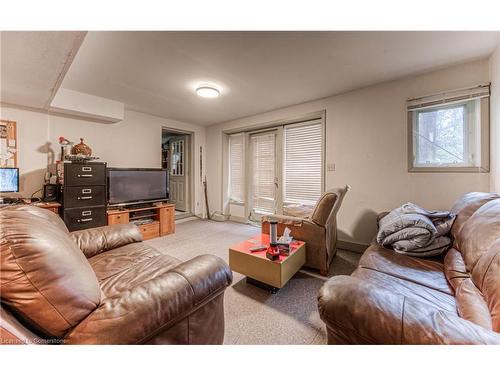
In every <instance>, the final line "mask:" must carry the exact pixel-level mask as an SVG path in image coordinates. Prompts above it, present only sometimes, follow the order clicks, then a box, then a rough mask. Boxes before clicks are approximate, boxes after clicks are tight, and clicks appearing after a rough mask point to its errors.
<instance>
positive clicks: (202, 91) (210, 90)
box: [196, 85, 220, 98]
mask: <svg viewBox="0 0 500 375" xmlns="http://www.w3.org/2000/svg"><path fill="white" fill-rule="evenodd" d="M196 93H197V94H198V95H199V96H201V97H202V98H217V97H218V96H219V95H220V91H219V90H218V89H216V88H215V87H212V86H208V85H203V86H200V87H198V88H197V89H196Z"/></svg>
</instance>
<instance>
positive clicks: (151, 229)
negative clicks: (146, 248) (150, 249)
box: [107, 203, 175, 240]
mask: <svg viewBox="0 0 500 375" xmlns="http://www.w3.org/2000/svg"><path fill="white" fill-rule="evenodd" d="M149 211H151V212H149ZM141 212H143V213H144V214H143V215H141ZM107 214H108V225H113V224H126V223H132V222H133V221H134V220H140V219H148V218H151V219H153V220H154V221H153V222H151V223H147V224H141V225H138V227H139V229H140V231H141V233H142V237H143V238H144V239H145V240H149V239H151V238H155V237H159V236H166V235H167V234H171V233H175V205H174V204H166V203H159V204H152V205H151V206H148V207H140V208H133V207H126V208H122V209H118V208H114V209H111V210H108V211H107Z"/></svg>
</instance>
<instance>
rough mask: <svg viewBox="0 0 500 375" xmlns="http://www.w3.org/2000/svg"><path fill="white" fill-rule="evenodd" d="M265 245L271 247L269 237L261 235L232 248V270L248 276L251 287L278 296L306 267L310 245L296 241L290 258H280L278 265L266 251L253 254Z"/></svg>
mask: <svg viewBox="0 0 500 375" xmlns="http://www.w3.org/2000/svg"><path fill="white" fill-rule="evenodd" d="M261 244H262V245H267V246H269V235H268V234H258V235H256V236H254V237H252V238H250V239H249V240H246V241H243V242H240V243H239V244H236V245H233V246H231V247H230V248H229V267H230V268H231V270H233V271H235V272H239V273H241V274H243V275H246V276H247V281H249V282H250V283H253V284H256V285H257V286H262V287H265V288H266V289H269V290H271V292H276V291H277V290H279V289H280V288H282V287H283V286H284V285H285V284H286V283H287V282H288V280H290V279H291V278H292V276H293V275H295V273H296V272H297V271H298V270H300V268H301V267H302V266H303V265H304V264H305V263H306V243H305V242H303V241H296V240H294V242H293V243H292V244H291V245H290V254H289V255H288V256H284V255H280V258H279V260H275V261H272V260H269V259H267V258H266V250H262V251H258V252H253V253H252V252H250V250H249V249H250V248H251V247H254V246H258V245H261ZM255 281H257V283H256V282H255ZM259 284H263V285H259Z"/></svg>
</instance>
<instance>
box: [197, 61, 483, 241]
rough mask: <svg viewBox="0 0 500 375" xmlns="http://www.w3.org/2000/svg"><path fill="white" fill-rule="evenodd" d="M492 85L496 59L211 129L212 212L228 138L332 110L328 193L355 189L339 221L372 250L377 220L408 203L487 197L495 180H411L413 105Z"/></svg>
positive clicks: (431, 204)
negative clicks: (475, 194) (412, 100)
mask: <svg viewBox="0 0 500 375" xmlns="http://www.w3.org/2000/svg"><path fill="white" fill-rule="evenodd" d="M487 81H489V64H488V60H481V61H475V62H470V63H467V64H463V65H459V66H454V67H450V68H447V69H443V70H439V71H435V72H431V73H427V74H423V75H419V76H414V77H409V78H405V79H400V80H397V81H392V82H388V83H384V84H379V85H375V86H371V87H367V88H364V89H359V90H355V91H352V92H348V93H345V94H341V95H337V96H333V97H329V98H325V99H322V100H317V101H313V102H309V103H304V104H300V105H295V106H291V107H288V108H283V109H279V110H276V111H272V112H268V113H263V114H260V115H256V116H251V117H247V118H243V119H239V120H235V121H230V122H227V123H223V124H218V125H214V126H211V127H209V128H208V129H207V133H206V134H207V150H208V152H209V154H208V155H207V160H209V163H208V164H207V183H208V191H209V203H210V211H216V210H223V209H224V207H223V193H222V180H223V177H222V162H223V161H222V152H223V147H222V144H223V141H222V140H223V131H225V130H229V129H236V128H240V127H247V126H251V125H254V124H255V125H258V124H262V123H265V122H269V121H277V120H280V119H285V118H290V117H294V116H301V115H304V114H306V113H311V112H316V111H321V110H326V162H327V163H335V165H336V171H335V172H326V173H327V175H326V187H327V189H328V188H331V187H335V186H342V185H344V184H349V185H351V186H352V190H351V191H350V192H349V193H348V196H347V197H346V199H345V201H344V204H343V207H342V208H341V211H340V214H339V221H338V226H339V238H340V240H343V241H349V242H356V243H361V244H367V243H369V242H370V241H371V239H372V237H373V235H374V234H375V230H376V229H375V225H376V222H375V217H376V213H378V212H380V211H384V210H390V209H392V208H394V207H397V206H399V205H401V204H402V203H405V202H407V201H412V202H415V203H417V204H419V205H422V206H424V207H426V208H433V209H448V208H450V206H451V205H452V203H453V201H454V200H455V199H456V198H458V197H459V196H460V195H462V194H464V193H466V192H468V191H487V190H488V189H489V182H490V181H489V173H408V171H407V131H406V129H407V120H406V117H407V112H406V99H407V98H409V97H413V96H419V95H425V94H431V93H435V92H439V91H443V90H449V89H456V88H462V87H465V86H469V85H475V84H478V83H484V82H487Z"/></svg>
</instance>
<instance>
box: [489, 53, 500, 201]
mask: <svg viewBox="0 0 500 375" xmlns="http://www.w3.org/2000/svg"><path fill="white" fill-rule="evenodd" d="M490 80H491V105H490V108H491V112H490V118H491V138H490V139H491V161H490V162H491V183H490V190H491V191H496V192H499V193H500V44H499V46H498V48H497V49H496V51H495V52H494V53H493V55H492V56H491V58H490Z"/></svg>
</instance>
